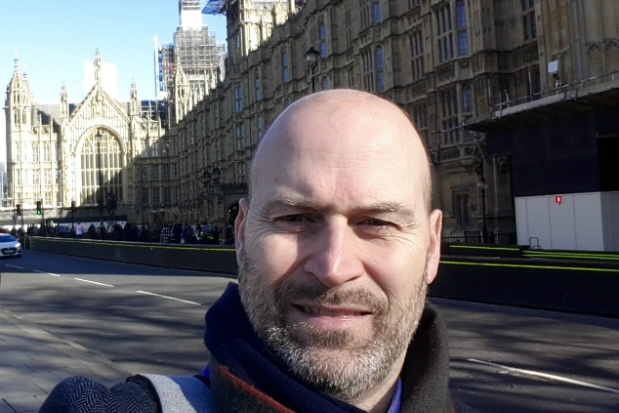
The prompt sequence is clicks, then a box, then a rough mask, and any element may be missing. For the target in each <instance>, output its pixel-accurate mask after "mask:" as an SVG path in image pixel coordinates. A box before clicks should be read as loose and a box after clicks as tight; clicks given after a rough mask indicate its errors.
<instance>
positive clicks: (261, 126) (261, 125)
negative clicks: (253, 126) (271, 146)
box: [257, 116, 264, 142]
mask: <svg viewBox="0 0 619 413" xmlns="http://www.w3.org/2000/svg"><path fill="white" fill-rule="evenodd" d="M257 123H258V142H260V141H261V140H262V137H263V136H264V118H263V117H262V116H258V120H257Z"/></svg>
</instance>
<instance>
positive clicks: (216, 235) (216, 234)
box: [213, 224, 221, 245]
mask: <svg viewBox="0 0 619 413" xmlns="http://www.w3.org/2000/svg"><path fill="white" fill-rule="evenodd" d="M220 235H221V230H220V229H219V227H218V226H217V224H215V225H213V245H219V236H220Z"/></svg>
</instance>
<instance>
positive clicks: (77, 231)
mask: <svg viewBox="0 0 619 413" xmlns="http://www.w3.org/2000/svg"><path fill="white" fill-rule="evenodd" d="M83 236H84V224H83V223H81V222H78V223H77V226H76V227H75V237H76V238H82V237H83Z"/></svg>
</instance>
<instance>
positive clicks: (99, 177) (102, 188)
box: [79, 132, 148, 204]
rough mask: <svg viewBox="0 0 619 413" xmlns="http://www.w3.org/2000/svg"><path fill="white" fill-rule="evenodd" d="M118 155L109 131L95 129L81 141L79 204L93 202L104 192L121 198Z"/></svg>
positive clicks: (116, 144)
mask: <svg viewBox="0 0 619 413" xmlns="http://www.w3.org/2000/svg"><path fill="white" fill-rule="evenodd" d="M121 158H122V153H121V148H120V145H119V144H118V141H117V140H116V139H115V138H114V137H113V136H111V135H109V134H108V133H102V134H100V133H99V132H97V133H96V135H95V134H93V135H91V136H89V137H88V138H87V139H86V140H85V141H84V144H83V146H82V153H81V164H80V169H81V182H80V183H79V186H80V190H81V198H80V199H81V200H82V203H85V204H94V203H96V202H97V201H98V200H99V199H100V197H101V196H102V195H103V194H114V195H115V196H116V199H117V200H118V201H122V166H121ZM146 173H148V171H146Z"/></svg>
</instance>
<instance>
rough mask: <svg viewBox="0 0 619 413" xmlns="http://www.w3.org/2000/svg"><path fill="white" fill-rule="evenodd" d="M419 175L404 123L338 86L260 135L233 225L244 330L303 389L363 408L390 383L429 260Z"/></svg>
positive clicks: (435, 225) (431, 215)
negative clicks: (250, 330) (247, 327)
mask: <svg viewBox="0 0 619 413" xmlns="http://www.w3.org/2000/svg"><path fill="white" fill-rule="evenodd" d="M430 188H431V178H430V167H429V163H428V158H427V155H426V152H425V149H424V146H423V144H422V142H421V140H420V138H419V135H418V134H417V132H416V131H415V129H414V127H413V125H412V124H411V122H410V121H409V119H408V118H407V117H406V116H405V115H404V114H403V113H402V112H401V111H400V110H399V109H398V108H397V107H396V106H395V105H393V104H391V103H389V102H387V101H385V100H383V99H380V98H378V97H376V96H373V95H370V94H367V93H364V92H359V91H352V90H334V91H329V92H323V93H319V94H315V95H311V96H309V97H306V98H304V99H301V100H299V101H297V102H296V103H294V104H293V105H291V106H290V107H289V108H288V109H287V110H286V111H284V112H283V113H282V114H281V115H280V116H279V117H278V118H277V119H276V120H275V122H274V123H273V125H272V126H271V127H270V128H269V130H268V132H267V133H266V135H265V136H264V138H263V141H262V142H261V144H260V146H259V149H258V151H257V153H256V155H255V157H254V160H253V169H252V179H251V188H250V195H251V198H250V201H248V200H241V202H240V208H239V209H240V210H239V214H238V217H237V220H236V224H235V226H236V232H237V258H238V261H239V288H240V293H241V300H242V302H243V306H244V307H245V310H246V312H247V314H248V316H249V319H250V321H251V323H252V326H253V327H254V329H255V330H256V333H257V334H258V335H259V336H260V337H261V338H262V339H263V340H264V341H265V342H266V343H267V345H268V346H269V347H270V348H271V349H272V350H273V351H274V353H275V354H276V355H277V356H278V357H279V358H280V359H281V360H282V361H283V362H284V363H285V364H287V365H288V367H289V368H290V369H291V370H293V371H294V372H295V373H297V374H298V375H299V376H300V377H302V378H303V379H305V380H306V381H308V382H309V383H311V384H313V385H315V386H317V387H319V388H321V389H323V390H324V391H325V392H327V393H329V394H331V395H333V396H334V397H337V398H340V399H342V400H345V401H347V402H349V403H352V404H355V405H357V406H359V407H364V408H368V407H373V406H374V405H376V403H378V401H377V400H379V399H380V398H381V397H382V393H386V392H388V391H389V389H390V388H391V387H392V385H393V383H394V382H395V380H396V379H397V377H398V375H399V372H400V369H401V366H402V363H403V361H404V356H405V353H406V349H407V347H408V344H409V342H410V340H411V337H412V335H413V333H414V331H415V329H416V328H417V324H418V321H419V319H420V317H421V312H422V310H423V306H424V301H425V294H426V287H427V284H429V283H430V282H431V281H432V280H433V279H434V277H435V275H436V272H437V269H438V261H439V255H440V232H441V219H442V215H441V212H440V211H438V210H435V211H430V205H431V199H430V198H431V189H430Z"/></svg>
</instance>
